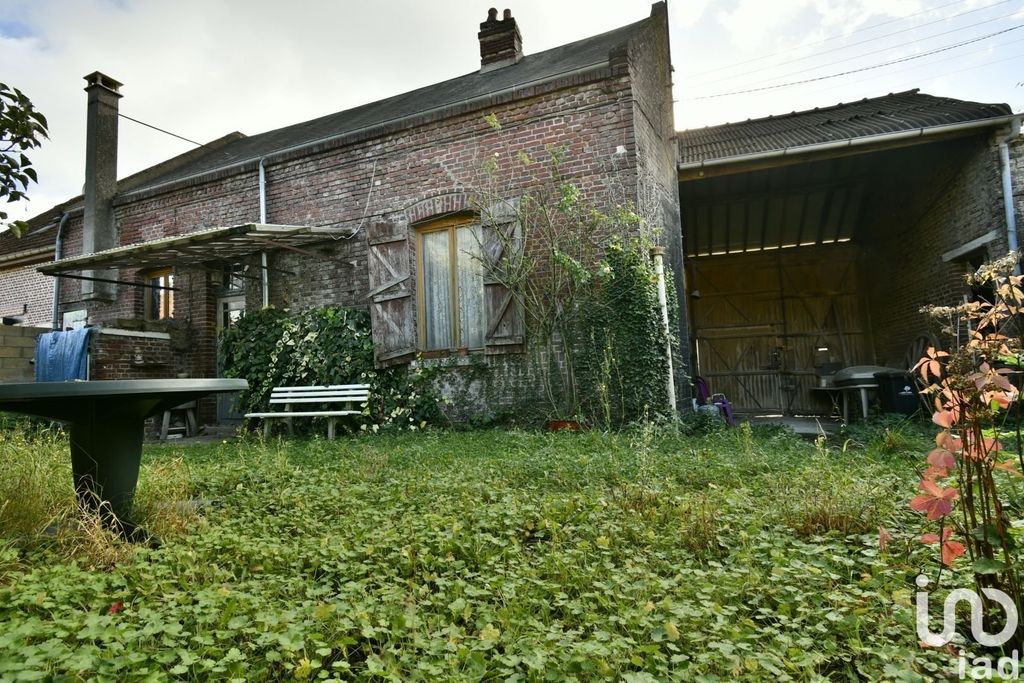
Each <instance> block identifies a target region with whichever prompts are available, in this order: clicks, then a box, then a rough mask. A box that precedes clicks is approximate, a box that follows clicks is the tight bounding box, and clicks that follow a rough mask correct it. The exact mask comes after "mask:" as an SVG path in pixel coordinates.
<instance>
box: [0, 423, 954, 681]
mask: <svg viewBox="0 0 1024 683" xmlns="http://www.w3.org/2000/svg"><path fill="white" fill-rule="evenodd" d="M892 429H897V430H898V429H899V427H898V426H897V427H893V428H892ZM862 436H863V438H861V439H859V440H857V439H854V440H851V441H850V442H849V443H848V444H847V447H846V448H845V449H844V448H843V447H842V444H833V445H831V446H825V445H823V444H817V445H815V444H811V443H806V442H801V441H799V440H797V439H796V438H795V437H792V436H789V435H787V434H785V433H781V432H772V431H770V430H769V431H763V432H758V431H752V430H750V429H749V428H739V429H735V430H730V431H728V432H718V433H713V434H708V435H705V436H699V435H698V436H683V435H680V433H679V432H677V431H672V430H662V431H659V430H655V429H653V428H648V429H644V430H638V431H636V432H632V433H626V434H619V435H606V434H599V433H582V434H556V435H546V434H535V433H526V432H510V433H509V432H499V431H484V432H471V433H446V432H425V433H415V434H403V435H377V436H364V437H358V438H351V439H342V440H338V441H335V442H325V441H318V440H315V441H293V442H285V443H283V444H279V443H271V444H267V445H264V444H262V443H260V442H258V441H248V442H240V443H230V444H210V445H204V446H192V447H187V448H183V447H174V446H153V447H150V448H148V449H147V452H146V457H145V462H144V464H143V472H142V479H141V485H140V491H139V496H138V497H139V506H140V513H141V515H142V517H143V519H144V520H145V521H146V522H147V524H149V525H150V526H151V527H153V528H154V529H155V530H157V531H158V532H159V533H161V534H162V535H163V536H164V539H165V543H164V545H163V547H162V548H160V549H158V550H149V549H133V548H130V547H126V546H124V545H121V544H118V543H113V544H111V543H110V539H107V538H103V537H102V536H101V535H98V534H97V533H96V531H95V529H90V528H89V525H87V524H86V525H83V524H81V523H80V522H77V521H76V519H77V517H76V516H75V515H74V514H73V510H74V507H73V500H72V497H71V485H70V473H69V471H68V465H67V463H66V455H65V448H66V446H65V444H64V442H63V440H62V438H61V437H60V436H59V435H54V434H43V435H41V436H40V435H31V434H28V433H26V432H24V431H19V430H15V431H14V432H13V433H8V434H6V435H0V506H3V505H5V504H6V507H3V508H2V509H0V624H3V625H4V626H3V627H2V628H0V680H32V679H33V677H34V678H50V679H52V678H57V679H60V680H78V679H82V680H84V679H94V678H100V679H106V680H143V679H154V680H158V679H163V678H167V677H170V678H177V679H182V680H196V679H208V678H211V677H212V678H222V679H230V678H235V679H238V680H243V679H244V680H281V679H282V678H294V679H300V680H303V679H326V678H338V679H342V680H348V679H352V678H356V679H363V680H366V679H390V680H414V679H424V680H435V679H448V680H450V679H471V680H478V679H481V678H489V679H491V678H493V679H503V680H504V679H512V680H564V679H565V678H566V677H572V676H575V677H577V678H579V679H583V680H586V679H595V678H613V679H621V678H625V679H627V680H635V681H640V680H652V678H651V677H653V678H656V679H664V678H670V677H677V678H681V679H685V680H707V681H715V680H723V681H724V680H737V679H749V680H820V679H823V678H827V679H835V680H858V679H859V680H865V679H869V680H889V679H891V680H919V679H921V678H931V677H934V676H937V675H939V673H940V672H941V671H942V670H945V669H946V668H947V667H948V666H949V665H950V661H949V655H946V654H942V653H938V652H935V651H928V650H922V649H921V648H920V647H919V646H918V644H917V636H916V634H915V631H914V624H913V612H912V607H911V604H912V603H911V590H912V583H911V581H912V579H913V577H914V576H915V575H916V573H917V572H918V571H919V569H920V568H921V567H924V566H931V565H930V564H929V563H930V562H931V561H932V560H931V559H930V558H928V557H926V551H925V550H924V549H922V548H920V546H919V545H918V544H916V543H912V542H910V540H909V539H911V538H912V537H913V536H914V535H915V534H919V533H920V526H921V525H920V523H919V521H918V520H917V519H916V518H915V516H914V515H913V514H912V513H910V512H908V511H907V508H906V501H907V499H908V498H909V497H910V496H911V495H912V494H913V490H914V486H915V482H916V478H915V476H914V467H915V465H917V463H918V462H919V461H920V456H919V455H915V456H914V457H911V456H910V455H909V453H921V452H926V449H927V441H926V440H922V439H921V438H920V437H919V436H918V435H917V434H916V433H915V432H913V430H909V431H908V430H905V431H904V432H901V436H900V437H899V438H892V437H884V436H883V437H881V438H874V437H872V436H870V435H862ZM33 482H39V483H33ZM24 487H28V488H24ZM25 490H29V491H31V492H32V493H31V498H30V499H28V498H26V497H25V496H24V495H23V492H24V491H25ZM190 497H195V498H202V499H207V500H209V501H211V503H210V505H208V506H207V507H206V508H205V509H204V510H203V511H202V512H201V513H198V514H197V513H191V512H189V511H187V510H185V511H182V510H181V509H180V508H181V506H179V505H176V504H175V503H176V501H181V500H184V499H187V498H190ZM52 520H58V521H60V522H61V526H62V527H66V528H67V529H69V530H68V531H66V532H65V531H62V532H61V533H59V534H58V535H57V536H56V537H52V536H48V535H46V534H45V533H43V529H44V528H45V527H46V526H47V524H48V523H49V522H50V521H52ZM880 525H884V526H886V527H887V528H889V529H890V530H893V531H894V533H895V534H896V539H895V540H894V541H893V542H892V543H891V544H890V546H889V549H888V550H887V551H886V552H884V553H883V552H881V551H880V550H879V547H878V527H879V526H880ZM105 548H106V549H105ZM110 548H112V550H111V549H110ZM114 605H120V609H118V608H116V607H115V609H114V610H111V607H112V606H114Z"/></svg>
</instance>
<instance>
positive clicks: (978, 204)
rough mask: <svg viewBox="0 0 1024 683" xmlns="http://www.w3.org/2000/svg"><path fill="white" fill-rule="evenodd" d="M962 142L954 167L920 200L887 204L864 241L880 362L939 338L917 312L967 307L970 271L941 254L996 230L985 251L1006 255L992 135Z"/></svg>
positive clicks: (941, 172) (899, 359) (941, 169)
mask: <svg viewBox="0 0 1024 683" xmlns="http://www.w3.org/2000/svg"><path fill="white" fill-rule="evenodd" d="M1003 135H1005V132H1004V133H1003ZM960 144H961V145H963V146H965V147H963V148H962V149H956V148H951V149H952V150H954V151H951V152H950V160H949V163H945V164H937V165H936V170H935V171H934V175H933V177H931V178H929V179H928V183H927V187H926V188H925V189H923V190H921V191H920V192H918V193H917V195H916V196H906V197H891V198H887V200H886V201H885V202H884V204H885V206H884V207H883V212H882V213H881V214H879V215H883V214H884V216H883V219H880V220H879V222H878V223H877V225H876V226H875V227H874V229H873V231H872V238H871V239H870V240H869V241H868V243H867V249H866V253H865V259H864V262H863V263H864V267H863V278H864V280H865V281H866V283H867V285H868V306H869V310H870V316H871V324H872V327H873V337H874V346H875V356H876V361H877V362H879V363H880V364H883V365H894V366H895V365H901V364H902V363H903V361H904V355H905V354H906V351H907V347H908V346H909V345H910V344H911V342H912V341H913V340H914V338H915V337H917V336H918V335H920V334H922V333H925V332H932V333H933V334H935V333H937V332H938V325H936V324H935V323H934V322H933V321H932V320H930V319H929V317H928V316H926V315H925V314H923V313H921V312H920V308H921V307H922V306H925V305H927V304H935V305H956V304H958V303H961V302H962V298H963V295H964V294H965V293H966V292H967V291H968V290H967V287H966V284H965V282H964V275H965V274H966V273H967V271H968V270H970V268H969V266H968V265H967V264H965V263H963V262H958V261H953V262H948V263H947V262H944V261H943V260H942V254H943V253H945V252H947V251H950V250H953V249H955V248H957V247H959V246H961V245H964V244H966V243H968V242H970V241H971V240H973V239H975V238H976V237H980V236H981V235H984V234H985V233H987V232H989V231H991V230H997V231H998V233H999V237H998V238H997V239H996V240H995V241H994V242H991V243H989V244H988V245H987V246H986V248H985V251H986V252H987V255H988V257H989V258H998V257H1000V256H1003V255H1005V254H1006V251H1007V246H1006V244H1007V242H1006V220H1005V212H1004V210H1003V195H1002V186H1001V184H1000V164H999V153H998V149H997V147H996V145H995V137H994V136H990V135H989V136H982V137H980V138H978V139H976V140H973V141H971V140H968V141H965V142H963V143H960ZM1018 149H1019V148H1018ZM964 150H965V151H964ZM954 154H955V155H956V156H955V157H954V156H953V155H954ZM1022 181H1024V178H1020V177H1018V178H1016V180H1015V182H1016V183H1017V186H1018V187H1024V182H1022Z"/></svg>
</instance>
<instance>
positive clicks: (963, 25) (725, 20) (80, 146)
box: [0, 0, 1024, 219]
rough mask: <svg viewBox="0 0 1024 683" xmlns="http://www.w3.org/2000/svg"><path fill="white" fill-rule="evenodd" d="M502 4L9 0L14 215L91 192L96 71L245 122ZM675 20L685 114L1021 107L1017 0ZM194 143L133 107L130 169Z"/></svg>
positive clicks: (745, 9) (577, 15)
mask: <svg viewBox="0 0 1024 683" xmlns="http://www.w3.org/2000/svg"><path fill="white" fill-rule="evenodd" d="M491 1H493V0H491ZM490 6H491V5H490V2H483V1H480V2H477V1H475V0H430V1H429V2H425V1H423V0H419V1H416V0H375V1H374V2H353V1H351V0H292V1H291V2H280V0H273V1H269V0H173V1H171V0H0V81H2V82H5V83H7V84H9V85H12V86H15V87H17V88H19V89H21V90H22V91H23V92H25V94H27V95H28V96H29V97H30V98H31V99H32V101H33V102H34V103H35V105H36V107H37V108H38V109H39V110H40V111H42V112H43V113H44V114H45V115H46V116H47V118H48V119H49V123H50V137H49V140H47V141H46V142H45V143H44V146H43V147H42V148H41V149H38V150H33V151H32V153H31V155H30V156H31V159H32V161H33V164H34V165H35V167H36V168H37V171H38V173H39V183H38V185H34V186H31V187H30V191H29V197H30V201H27V202H19V203H17V204H15V205H12V206H9V207H8V209H9V213H10V215H11V218H12V219H25V218H30V217H32V216H35V215H37V214H39V213H41V212H43V211H46V210H48V209H49V208H50V207H52V206H54V205H55V204H58V203H60V202H62V201H64V200H66V199H68V198H70V197H72V196H75V195H78V194H80V193H81V188H82V183H83V175H84V166H85V161H84V157H85V105H86V95H85V93H84V92H83V90H82V88H83V87H84V85H85V82H84V81H83V80H82V77H83V76H85V75H86V74H87V73H91V72H92V71H96V70H99V71H102V72H104V73H106V74H107V75H109V76H111V77H113V78H115V79H117V80H119V81H121V82H122V83H124V86H123V87H122V89H121V92H122V94H123V95H124V97H123V99H122V100H121V113H122V114H125V115H127V116H131V117H132V118H135V119H138V120H140V121H144V122H146V123H149V124H152V125H155V126H157V127H160V128H163V129H165V130H168V131H171V132H173V133H176V134H178V135H181V136H183V137H185V138H188V139H190V140H194V141H198V142H208V141H211V140H214V139H216V138H219V137H221V136H223V135H225V134H227V133H229V132H232V131H241V132H242V133H245V134H249V135H251V134H255V133H260V132H263V131H267V130H273V129H275V128H279V127H282V126H286V125H289V124H292V123H298V122H301V121H305V120H308V119H312V118H316V117H318V116H322V115H325V114H329V113H332V112H336V111H341V110H344V109H348V108H350V107H353V106H357V105H360V104H363V103H366V102H372V101H374V100H378V99H381V98H384V97H388V96H391V95H395V94H398V93H401V92H405V91H407V90H411V89H413V88H417V87H421V86H424V85H429V84H431V83H436V82H439V81H442V80H446V79H448V78H453V77H456V76H460V75H463V74H466V73H469V72H471V71H475V70H476V69H478V68H479V47H478V43H477V36H476V34H477V31H478V30H479V23H480V22H481V21H483V20H484V19H485V18H486V16H487V9H488V7H490ZM506 6H507V7H509V8H510V9H511V10H512V13H513V15H514V16H515V17H516V21H517V23H518V25H519V29H520V32H521V33H522V36H523V50H524V52H525V53H526V54H531V53H536V52H540V51H542V50H545V49H548V48H552V47H556V46H558V45H562V44H565V43H569V42H572V41H574V40H579V39H581V38H586V37H587V36H591V35H595V34H598V33H602V32H604V31H608V30H611V29H614V28H616V27H619V26H622V25H625V24H629V23H632V22H634V21H638V20H640V19H643V18H644V17H646V16H648V15H649V14H650V8H651V3H650V2H649V0H506V3H505V4H504V5H501V6H499V7H498V9H499V10H502V9H504V8H505V7H506ZM669 22H670V27H671V44H672V62H673V66H674V68H675V74H674V82H675V83H674V99H675V122H676V128H677V129H680V130H682V129H686V128H695V127H702V126H707V125H715V124H720V123H725V122H734V121H741V120H745V119H748V118H757V117H761V116H767V115H771V114H780V113H787V112H790V111H794V110H801V109H810V108H814V107H823V106H829V105H833V104H836V103H838V102H849V101H853V100H858V99H861V98H864V97H874V96H878V95H884V94H886V93H889V92H899V91H903V90H908V89H911V88H920V89H921V90H922V92H927V93H930V94H934V95H943V96H948V97H955V98H959V99H965V100H974V101H981V102H1005V103H1007V104H1009V105H1010V106H1011V107H1012V108H1013V110H1014V111H1015V112H1020V111H1024V70H1022V67H1024V0H1002V1H1000V0H959V1H951V0H670V1H669ZM776 86H783V87H776ZM744 91H747V92H744ZM750 91H752V92H750ZM194 148H195V145H193V144H190V143H188V142H184V141H182V140H179V139H176V138H174V137H171V136H170V135H167V134H165V133H161V132H157V131H155V130H152V129H150V128H146V127H144V126H141V125H139V124H137V123H133V122H132V121H128V120H125V119H122V120H121V123H120V142H119V150H118V170H119V175H121V176H126V175H130V174H131V173H134V172H136V171H139V170H142V169H144V168H146V167H148V166H151V165H153V164H155V163H158V162H160V161H163V160H165V159H167V158H170V157H172V156H175V155H177V154H181V153H183V152H186V151H189V150H190V149H194Z"/></svg>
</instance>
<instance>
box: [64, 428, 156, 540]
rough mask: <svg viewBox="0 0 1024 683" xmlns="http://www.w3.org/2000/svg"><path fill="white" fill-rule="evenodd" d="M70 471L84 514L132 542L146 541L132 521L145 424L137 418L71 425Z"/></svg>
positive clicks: (144, 535)
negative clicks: (94, 516) (95, 516)
mask: <svg viewBox="0 0 1024 683" xmlns="http://www.w3.org/2000/svg"><path fill="white" fill-rule="evenodd" d="M70 431H71V471H72V475H73V477H74V483H75V494H76V495H77V496H78V504H79V506H80V507H81V509H82V511H83V512H86V513H88V514H96V515H99V518H100V520H102V522H103V525H104V526H105V527H107V528H110V529H113V530H115V531H118V532H120V533H121V534H122V535H123V536H125V537H126V538H128V539H130V540H139V541H142V540H146V536H147V535H146V534H145V532H143V531H142V530H141V529H139V527H138V526H136V524H135V523H134V522H133V521H132V515H131V511H132V499H133V498H134V495H135V485H136V484H137V483H138V481H139V463H140V461H141V460H142V439H143V433H144V431H145V423H144V422H143V421H142V420H140V419H138V418H136V419H124V418H122V419H113V420H104V419H97V420H95V421H76V422H73V423H71V430H70Z"/></svg>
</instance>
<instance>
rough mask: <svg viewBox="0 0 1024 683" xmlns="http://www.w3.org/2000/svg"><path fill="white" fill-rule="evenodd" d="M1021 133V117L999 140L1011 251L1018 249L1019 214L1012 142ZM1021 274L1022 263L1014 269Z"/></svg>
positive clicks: (1004, 202)
mask: <svg viewBox="0 0 1024 683" xmlns="http://www.w3.org/2000/svg"><path fill="white" fill-rule="evenodd" d="M1019 135H1020V119H1019V118H1015V119H1013V121H1012V122H1011V123H1010V134H1009V135H1007V136H1006V137H1005V138H1003V139H1002V140H1000V141H999V161H1000V166H1001V169H1000V170H1001V173H1000V175H1001V176H1002V180H1003V210H1004V211H1005V212H1006V246H1007V247H1008V248H1009V250H1010V251H1017V246H1018V243H1017V215H1016V211H1015V210H1014V206H1013V177H1012V174H1011V173H1012V172H1011V170H1010V142H1011V141H1012V140H1015V139H1016V138H1017V137H1018V136H1019ZM1014 273H1016V274H1018V275H1019V274H1020V264H1019V263H1018V264H1017V267H1016V268H1015V269H1014Z"/></svg>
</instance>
